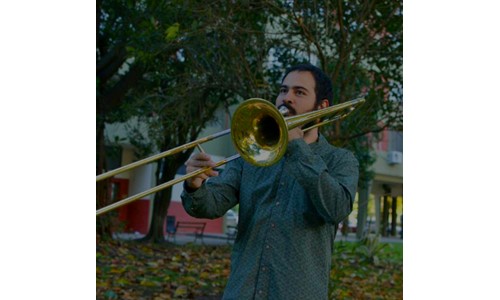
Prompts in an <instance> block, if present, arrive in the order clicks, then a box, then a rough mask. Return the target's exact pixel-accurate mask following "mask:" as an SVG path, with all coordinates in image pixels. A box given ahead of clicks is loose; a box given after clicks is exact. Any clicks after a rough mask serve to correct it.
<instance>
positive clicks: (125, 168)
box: [96, 129, 231, 181]
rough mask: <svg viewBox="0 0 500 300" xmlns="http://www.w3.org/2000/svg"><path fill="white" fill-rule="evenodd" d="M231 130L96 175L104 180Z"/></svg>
mask: <svg viewBox="0 0 500 300" xmlns="http://www.w3.org/2000/svg"><path fill="white" fill-rule="evenodd" d="M230 132H231V129H226V130H223V131H221V132H217V133H215V134H212V135H209V136H206V137H203V138H201V139H197V140H196V141H192V142H189V143H187V144H184V145H181V146H178V147H175V148H172V149H170V150H167V151H164V152H162V153H158V154H155V155H153V156H150V157H147V158H144V159H141V160H138V161H136V162H133V163H130V164H128V165H125V166H123V167H120V168H117V169H114V170H111V171H108V172H106V173H102V174H99V175H97V177H96V181H100V180H103V179H106V178H109V177H113V176H115V175H116V174H120V173H122V172H125V171H128V170H130V169H133V168H137V167H139V166H142V165H145V164H148V163H150V162H153V161H155V160H158V159H160V158H163V157H167V156H169V155H172V154H175V153H179V152H182V151H184V150H187V149H189V148H192V147H196V146H198V145H199V144H201V143H205V142H208V141H211V140H213V139H216V138H218V137H220V136H223V135H226V134H229V133H230Z"/></svg>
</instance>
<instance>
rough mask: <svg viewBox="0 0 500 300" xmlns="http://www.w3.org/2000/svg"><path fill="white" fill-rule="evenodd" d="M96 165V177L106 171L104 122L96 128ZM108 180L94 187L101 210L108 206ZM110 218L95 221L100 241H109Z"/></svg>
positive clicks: (104, 216) (98, 206)
mask: <svg viewBox="0 0 500 300" xmlns="http://www.w3.org/2000/svg"><path fill="white" fill-rule="evenodd" d="M96 143H97V145H96V146H97V149H96V150H97V154H98V155H97V165H96V175H99V174H101V173H102V172H103V170H105V169H106V148H105V145H104V122H100V123H99V124H98V126H97V141H96ZM110 185H111V184H110V180H109V179H106V180H101V181H100V182H98V183H97V186H96V199H97V203H96V204H97V207H96V208H101V207H104V206H107V205H109V204H110V194H111V193H110ZM111 218H112V217H111V216H110V215H109V214H104V215H100V216H98V217H97V219H96V231H97V232H96V234H97V236H98V237H99V238H102V239H111V237H112V232H111Z"/></svg>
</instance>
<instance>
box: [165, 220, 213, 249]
mask: <svg viewBox="0 0 500 300" xmlns="http://www.w3.org/2000/svg"><path fill="white" fill-rule="evenodd" d="M206 225H207V223H205V222H187V221H179V222H177V224H176V225H175V228H168V227H167V234H168V236H167V240H168V238H169V237H170V236H173V237H174V241H175V236H176V234H177V233H178V232H179V229H181V231H182V232H185V230H183V229H190V230H191V231H193V232H194V236H195V238H194V241H195V242H196V240H197V239H198V238H200V239H201V242H202V243H203V244H204V241H203V233H204V231H205V226H206Z"/></svg>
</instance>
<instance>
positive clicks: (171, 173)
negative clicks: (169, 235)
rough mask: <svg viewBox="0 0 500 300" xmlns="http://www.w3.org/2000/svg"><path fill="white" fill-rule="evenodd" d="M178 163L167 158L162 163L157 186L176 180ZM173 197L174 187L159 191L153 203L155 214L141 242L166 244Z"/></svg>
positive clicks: (157, 175) (158, 172) (157, 176)
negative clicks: (166, 224)
mask: <svg viewBox="0 0 500 300" xmlns="http://www.w3.org/2000/svg"><path fill="white" fill-rule="evenodd" d="M177 165H178V163H176V161H175V159H174V158H172V157H171V158H166V159H162V160H161V161H160V167H159V168H158V169H157V171H156V178H160V179H159V180H157V184H161V183H164V182H167V181H169V180H172V179H174V177H175V174H176V173H177V169H178V166H177ZM171 197H172V187H169V188H167V189H164V190H162V191H159V192H158V193H156V194H155V197H154V202H153V213H152V216H151V222H150V226H149V230H148V233H147V234H146V236H145V237H144V238H142V239H141V241H144V242H148V241H151V242H153V243H162V242H165V235H164V227H165V220H166V218H167V212H168V207H169V206H170V199H171Z"/></svg>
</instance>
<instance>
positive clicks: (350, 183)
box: [287, 140, 359, 224]
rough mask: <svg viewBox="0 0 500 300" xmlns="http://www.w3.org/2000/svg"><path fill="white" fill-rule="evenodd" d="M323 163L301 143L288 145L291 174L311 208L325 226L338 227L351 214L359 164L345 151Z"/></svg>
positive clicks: (306, 145) (294, 142) (301, 141)
mask: <svg viewBox="0 0 500 300" xmlns="http://www.w3.org/2000/svg"><path fill="white" fill-rule="evenodd" d="M337 150H338V151H337V153H336V154H335V155H332V157H330V158H329V160H327V161H325V160H324V158H323V157H322V156H321V155H318V154H315V153H314V152H313V151H312V150H311V147H309V145H308V144H307V143H306V142H305V141H304V140H293V141H291V142H290V143H289V145H288V149H287V151H288V153H287V156H288V164H289V168H288V170H290V172H291V174H292V175H293V176H294V177H295V178H296V180H297V181H298V182H299V184H300V185H301V186H302V187H303V188H304V189H305V190H306V192H307V194H308V195H309V199H310V200H311V202H312V204H313V206H314V208H315V209H316V211H317V212H318V214H319V215H320V216H321V217H322V218H323V219H324V221H325V222H328V223H332V224H338V223H340V222H341V221H342V220H343V219H344V218H346V217H347V216H348V215H349V214H350V213H351V211H352V206H353V202H354V197H355V194H356V188H357V184H358V177H359V164H358V161H357V159H356V158H355V157H354V155H353V154H352V153H351V152H350V151H347V150H345V149H337Z"/></svg>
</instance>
